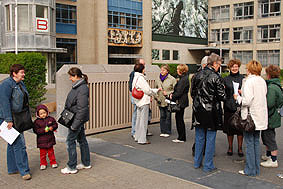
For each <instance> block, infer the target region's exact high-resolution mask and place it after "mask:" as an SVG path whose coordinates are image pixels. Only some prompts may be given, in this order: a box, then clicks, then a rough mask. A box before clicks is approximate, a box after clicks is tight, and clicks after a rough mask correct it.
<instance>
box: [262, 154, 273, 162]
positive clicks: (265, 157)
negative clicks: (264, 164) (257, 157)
mask: <svg viewBox="0 0 283 189" xmlns="http://www.w3.org/2000/svg"><path fill="white" fill-rule="evenodd" d="M261 159H262V160H263V161H267V160H269V159H271V156H266V155H263V156H261Z"/></svg>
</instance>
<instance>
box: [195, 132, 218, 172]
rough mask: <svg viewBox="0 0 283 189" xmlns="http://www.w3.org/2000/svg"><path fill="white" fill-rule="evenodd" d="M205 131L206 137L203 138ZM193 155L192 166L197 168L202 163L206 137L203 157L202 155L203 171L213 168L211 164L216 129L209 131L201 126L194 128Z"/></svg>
mask: <svg viewBox="0 0 283 189" xmlns="http://www.w3.org/2000/svg"><path fill="white" fill-rule="evenodd" d="M205 133H206V138H205ZM195 135H196V136H195V142H196V147H195V157H194V167H195V168H199V167H200V166H201V164H202V159H203V150H204V144H205V139H206V146H205V157H204V166H203V171H205V172H208V171H211V170H213V169H215V166H214V164H213V156H214V152H215V138H216V131H209V130H206V129H203V128H199V127H196V128H195Z"/></svg>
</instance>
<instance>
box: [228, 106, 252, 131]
mask: <svg viewBox="0 0 283 189" xmlns="http://www.w3.org/2000/svg"><path fill="white" fill-rule="evenodd" d="M229 123H230V125H231V126H232V127H233V128H234V129H236V130H239V131H245V132H253V131H255V124H254V121H253V119H252V116H251V114H250V111H249V110H248V115H247V119H244V120H243V119H242V117H241V108H240V107H238V108H237V110H236V112H235V113H234V114H233V115H232V116H231V117H230V119H229Z"/></svg>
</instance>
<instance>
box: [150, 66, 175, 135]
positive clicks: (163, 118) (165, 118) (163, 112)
mask: <svg viewBox="0 0 283 189" xmlns="http://www.w3.org/2000/svg"><path fill="white" fill-rule="evenodd" d="M175 85H176V79H175V78H174V77H173V76H171V75H170V74H169V66H168V64H164V65H162V66H161V72H160V75H159V78H158V79H157V80H156V88H158V89H159V88H162V91H159V92H158V93H157V95H156V96H155V99H156V100H157V105H158V106H159V110H160V133H161V134H160V137H169V136H170V134H171V112H169V111H168V109H167V108H168V104H167V103H166V102H165V99H166V96H169V95H170V94H172V93H173V91H174V86H175Z"/></svg>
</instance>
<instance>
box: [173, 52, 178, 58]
mask: <svg viewBox="0 0 283 189" xmlns="http://www.w3.org/2000/svg"><path fill="white" fill-rule="evenodd" d="M173 60H179V51H177V50H173Z"/></svg>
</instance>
